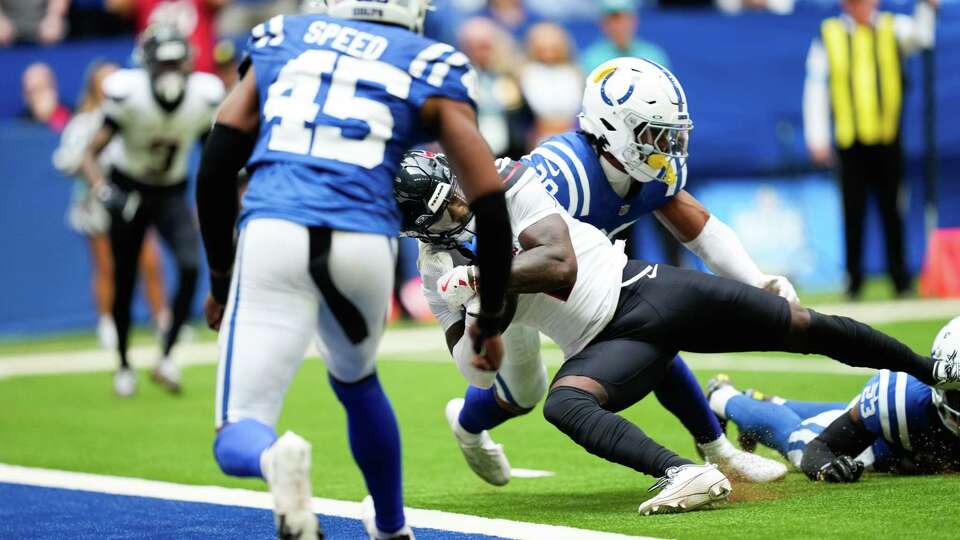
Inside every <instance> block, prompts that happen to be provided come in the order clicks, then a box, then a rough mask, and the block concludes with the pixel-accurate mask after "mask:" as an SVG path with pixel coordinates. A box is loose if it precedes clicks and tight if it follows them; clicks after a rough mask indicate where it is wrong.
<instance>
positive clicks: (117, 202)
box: [93, 183, 140, 221]
mask: <svg viewBox="0 0 960 540" xmlns="http://www.w3.org/2000/svg"><path fill="white" fill-rule="evenodd" d="M93 194H94V195H95V196H96V197H97V199H98V200H99V201H100V203H101V204H103V206H104V208H106V209H107V211H108V212H110V215H111V216H120V218H121V219H123V220H124V221H130V220H132V219H133V216H135V215H136V214H137V210H138V209H139V208H140V194H139V193H137V192H136V191H133V192H130V193H128V192H126V191H124V190H122V189H120V188H118V187H116V186H114V185H112V184H109V183H104V184H100V185H99V186H97V187H96V189H95V190H94V192H93Z"/></svg>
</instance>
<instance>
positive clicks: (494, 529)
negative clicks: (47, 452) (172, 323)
mask: <svg viewBox="0 0 960 540" xmlns="http://www.w3.org/2000/svg"><path fill="white" fill-rule="evenodd" d="M0 482H6V483H12V484H25V485H30V486H39V487H50V488H60V489H73V490H81V491H91V492H95V493H109V494H113V495H130V496H135V497H150V498H154V499H166V500H173V501H186V502H195V503H209V504H221V505H229V506H242V507H246V508H260V509H265V510H270V509H272V508H273V498H272V497H271V496H270V493H269V492H266V491H253V490H249V489H238V488H225V487H219V486H190V485H184V484H174V483H171V482H159V481H156V480H143V479H140V478H125V477H120V476H106V475H99V474H88V473H78V472H69V471H58V470H52V469H37V468H32V467H20V466H17V465H6V464H3V463H0ZM313 511H314V512H316V513H318V514H323V515H326V516H336V517H343V518H349V519H360V503H359V502H351V501H337V500H333V499H321V498H319V497H314V498H313ZM404 512H405V513H406V517H407V523H408V524H409V525H410V526H412V527H414V528H416V527H424V528H429V529H440V530H444V531H453V532H460V533H472V534H485V535H490V536H500V537H504V538H516V539H522V540H545V539H551V540H553V539H556V540H576V539H583V540H623V539H628V538H634V539H636V538H640V539H649V540H656V539H655V538H652V537H640V536H628V535H623V534H616V533H606V532H599V531H589V530H586V529H576V528H573V527H562V526H558V525H540V524H536V523H526V522H522V521H511V520H507V519H493V518H484V517H477V516H469V515H466V514H454V513H449V512H441V511H439V510H422V509H417V508H405V509H404ZM632 517H635V516H633V515H629V516H628V515H626V514H625V515H624V518H625V519H629V518H632ZM638 519H640V518H639V517H638Z"/></svg>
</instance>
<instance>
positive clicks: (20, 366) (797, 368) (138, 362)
mask: <svg viewBox="0 0 960 540" xmlns="http://www.w3.org/2000/svg"><path fill="white" fill-rule="evenodd" d="M814 309H816V310H817V311H820V312H822V313H832V314H836V315H844V316H849V317H853V318H855V319H857V320H860V321H862V322H865V323H868V324H877V323H887V322H897V321H904V320H933V319H946V318H953V317H955V316H956V315H958V314H960V300H900V301H892V302H867V303H860V304H857V303H853V304H835V305H821V306H814ZM932 339H933V336H931V341H932ZM543 341H544V342H545V343H549V342H550V340H549V339H547V338H546V337H544V338H543ZM444 344H445V339H444V337H443V332H442V331H441V330H440V328H439V326H435V325H433V326H428V327H423V328H407V329H392V330H388V331H387V333H386V334H385V335H384V337H383V341H382V342H381V344H380V354H382V355H398V354H409V355H413V354H422V355H423V356H422V357H420V358H417V360H421V361H425V362H431V361H432V362H440V363H446V362H448V361H450V362H452V360H449V359H448V358H447V349H446V347H445V345H444ZM544 353H545V354H544V360H545V361H546V363H547V365H559V364H560V360H561V358H560V353H559V351H549V350H548V351H544ZM158 355H159V351H158V348H157V346H155V345H141V346H137V347H133V348H131V349H130V359H131V363H132V364H133V365H134V367H138V368H145V367H153V365H154V362H155V361H156V359H157V357H158ZM218 356H219V355H218V353H217V344H216V342H214V341H210V342H204V343H183V344H181V345H178V346H177V347H176V348H175V349H174V357H175V358H176V360H177V362H178V363H179V364H181V365H184V366H189V365H197V364H215V363H216V362H217V358H218ZM310 356H313V357H316V356H318V353H317V352H316V350H315V349H311V351H310ZM683 357H684V359H685V360H687V363H688V364H690V367H692V368H693V369H704V370H714V369H716V370H721V371H722V370H745V371H760V372H770V373H822V374H847V375H851V374H862V373H874V371H872V370H865V369H857V368H850V367H847V366H844V365H842V364H839V363H837V362H833V361H829V360H825V359H822V358H818V359H810V358H801V357H799V356H794V357H793V358H794V359H785V358H784V357H782V356H769V357H767V356H738V355H732V354H712V355H704V354H692V353H684V355H683ZM116 366H117V361H116V356H115V353H114V352H113V351H104V350H100V349H91V350H83V351H57V352H45V353H26V354H18V355H10V356H0V379H4V378H7V377H16V376H23V375H46V374H60V373H87V372H96V371H113V370H114V369H116Z"/></svg>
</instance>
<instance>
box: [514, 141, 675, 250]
mask: <svg viewBox="0 0 960 540" xmlns="http://www.w3.org/2000/svg"><path fill="white" fill-rule="evenodd" d="M521 161H523V162H524V163H525V164H527V165H529V166H531V167H533V168H535V169H536V170H537V171H538V172H539V174H540V181H541V182H542V183H543V185H544V186H545V187H546V188H547V191H549V192H550V194H551V195H553V197H554V198H555V199H556V200H557V202H559V203H560V206H563V207H564V208H566V209H567V212H568V213H569V214H570V215H571V216H573V217H575V218H577V219H579V220H580V221H584V222H586V223H589V224H590V225H593V226H594V227H596V228H598V229H600V230H601V231H603V232H604V233H605V234H606V235H607V236H608V237H613V236H615V235H616V234H617V233H619V232H620V231H622V230H624V229H626V228H627V227H629V226H630V225H633V223H634V222H635V221H637V220H638V219H640V217H641V216H644V215H646V214H649V213H650V212H653V211H654V210H656V209H658V208H660V207H661V206H663V205H664V204H666V203H667V201H669V200H670V199H672V198H673V197H674V196H675V195H676V194H677V193H679V192H680V190H681V189H683V186H684V185H686V182H687V170H686V165H684V166H683V167H681V168H680V169H679V171H678V173H677V175H676V178H674V179H672V181H670V182H669V183H667V182H664V181H652V182H646V183H644V184H641V185H640V189H634V190H633V192H632V193H628V198H626V199H624V198H622V197H620V196H619V195H617V193H616V192H615V191H614V190H613V187H611V186H610V182H609V181H607V175H606V174H605V173H604V172H603V168H602V167H601V166H600V158H599V157H598V156H597V153H596V151H595V150H594V149H593V147H592V146H591V145H590V141H589V139H587V136H586V134H584V133H583V132H581V131H571V132H568V133H563V134H561V135H557V136H554V137H551V138H549V139H547V140H546V141H544V142H543V143H541V144H540V145H539V146H537V148H535V149H534V150H533V152H531V153H530V154H529V155H527V156H524V157H523V159H522V160H521Z"/></svg>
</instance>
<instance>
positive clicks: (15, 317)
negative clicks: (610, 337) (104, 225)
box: [0, 0, 960, 338]
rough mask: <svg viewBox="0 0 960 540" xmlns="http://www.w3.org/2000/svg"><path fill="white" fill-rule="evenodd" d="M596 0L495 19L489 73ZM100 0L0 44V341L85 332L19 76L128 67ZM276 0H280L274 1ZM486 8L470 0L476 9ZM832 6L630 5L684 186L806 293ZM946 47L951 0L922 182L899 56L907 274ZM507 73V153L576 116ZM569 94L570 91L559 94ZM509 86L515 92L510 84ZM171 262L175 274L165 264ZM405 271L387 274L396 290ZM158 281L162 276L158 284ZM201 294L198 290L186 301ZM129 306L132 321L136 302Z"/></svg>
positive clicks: (825, 234)
mask: <svg viewBox="0 0 960 540" xmlns="http://www.w3.org/2000/svg"><path fill="white" fill-rule="evenodd" d="M36 1H41V0H36ZM205 1H206V0H204V2H205ZM194 2H196V3H197V5H201V4H204V2H202V1H200V0H178V1H177V2H170V4H190V5H191V6H192V5H193V3H194ZM109 3H110V2H107V4H109ZM146 3H149V2H146ZM478 3H479V4H482V2H468V1H466V0H463V1H459V2H454V1H452V0H440V1H438V2H436V4H437V6H438V9H437V11H435V12H434V13H432V14H431V15H430V17H429V18H428V21H429V24H428V29H427V32H428V34H432V35H434V36H436V37H439V38H441V39H444V40H447V41H450V42H452V43H455V44H456V43H459V41H458V35H457V34H458V32H457V29H458V28H459V25H460V24H461V23H462V22H463V21H464V20H466V19H467V18H468V17H470V16H471V15H472V13H471V12H469V11H466V10H462V8H459V7H458V6H459V5H461V4H463V5H466V4H478ZM504 3H510V2H504ZM600 4H601V2H596V3H594V2H582V1H572V0H571V1H560V0H555V1H552V2H527V3H526V4H523V6H525V8H524V9H525V11H524V15H525V16H526V17H527V20H525V21H524V22H522V23H520V24H519V26H518V28H516V29H515V30H514V31H513V32H510V31H509V29H507V31H506V32H504V34H503V35H502V36H500V35H498V37H497V48H498V49H503V48H506V50H505V51H498V52H497V54H499V55H502V56H501V58H503V60H498V61H497V62H495V64H496V69H497V70H498V71H502V73H503V74H505V75H506V76H508V77H509V78H508V79H506V80H509V81H516V84H518V85H520V84H523V82H524V77H525V72H529V70H531V69H533V68H536V67H538V65H537V64H543V63H546V62H550V63H553V62H559V63H561V64H563V63H568V64H569V66H568V67H571V68H576V69H579V68H580V62H579V61H578V57H577V54H578V51H584V50H586V49H587V48H588V47H589V46H590V44H591V43H593V42H595V41H596V40H598V39H600V38H601V37H602V35H601V33H600V30H599V25H598V21H597V16H598V13H599V11H600V9H599V8H600ZM98 5H100V2H99V0H93V1H92V2H91V1H86V2H81V1H79V0H75V1H74V3H73V4H72V6H71V8H70V9H71V11H70V13H71V18H70V21H71V22H73V18H74V13H75V12H77V14H76V15H75V17H77V18H80V19H81V20H85V19H90V18H96V17H103V18H105V19H106V20H107V21H108V22H109V21H112V23H111V24H107V23H106V22H104V23H103V24H102V25H101V26H103V27H104V30H116V29H115V28H113V26H119V30H125V31H124V32H121V33H119V34H117V35H112V36H104V37H99V36H90V35H85V34H81V36H80V37H76V38H75V37H73V35H72V34H69V33H68V34H67V37H66V38H65V39H64V40H63V41H62V42H60V43H56V44H52V45H37V44H29V43H16V44H15V45H13V46H12V47H8V48H2V49H0V58H2V65H3V67H4V71H5V72H6V73H7V74H8V79H7V83H6V84H4V85H2V86H0V125H2V128H0V162H2V163H3V164H4V170H5V171H6V172H7V177H6V179H5V181H4V187H3V194H4V196H3V197H2V199H0V226H2V227H3V230H5V231H7V234H6V235H5V236H4V241H3V253H4V258H5V259H6V261H7V262H6V263H5V264H3V265H0V294H2V298H3V299H4V300H3V303H2V305H0V338H6V337H10V336H13V335H24V334H37V333H42V332H50V331H68V330H81V329H86V328H93V326H94V323H95V310H94V307H93V300H92V298H91V295H90V292H89V291H90V287H89V283H90V273H89V272H90V271H89V268H90V264H89V262H88V257H89V254H88V250H87V248H86V246H85V242H84V241H83V240H82V238H81V237H80V236H78V235H77V234H76V233H74V232H73V231H71V230H70V229H69V228H68V227H66V226H65V225H64V219H63V215H64V212H65V210H66V208H67V206H68V202H69V200H70V195H71V185H70V183H69V182H67V181H66V179H65V177H64V176H63V175H61V174H60V173H58V172H57V171H56V170H55V169H54V167H53V165H52V162H51V155H52V153H53V151H54V149H55V148H56V146H57V144H58V137H59V135H58V133H56V130H57V129H58V125H57V123H58V122H60V123H59V129H62V122H63V119H62V118H60V119H59V120H58V119H56V118H53V119H50V120H48V121H47V122H38V121H35V120H33V119H31V118H30V114H29V112H28V109H27V107H26V105H25V103H24V94H23V88H22V86H21V84H18V81H19V79H20V77H21V75H22V74H23V72H24V70H25V69H26V68H27V67H28V66H29V65H30V64H33V63H35V62H43V63H46V64H48V65H49V66H50V67H51V68H52V70H53V73H54V74H55V78H56V80H55V84H56V91H57V93H58V96H59V104H61V105H62V106H63V107H64V108H65V109H66V110H65V111H61V113H65V112H68V110H70V109H72V108H74V107H75V106H76V105H77V99H78V96H79V95H80V93H81V90H82V86H83V81H84V74H85V70H86V69H87V67H88V65H89V64H90V63H91V62H93V61H94V60H112V61H114V62H117V63H119V64H121V65H128V64H130V62H131V51H132V50H133V47H134V35H133V33H132V32H131V31H130V30H132V26H130V25H127V24H124V23H123V22H122V20H120V21H118V20H117V19H116V18H115V17H111V16H109V15H107V14H105V13H102V12H100V11H97V9H96V6H98ZM272 5H273V2H270V1H257V0H237V1H236V2H234V4H230V3H229V2H228V3H227V5H226V6H224V7H223V8H222V9H221V12H222V13H221V15H222V18H224V19H230V20H234V19H237V18H238V17H234V16H232V12H233V11H234V10H235V9H242V10H253V9H254V8H256V9H257V10H260V11H258V13H266V14H269V13H270V12H271V9H270V8H271V6H272ZM100 7H101V9H102V6H100ZM181 7H183V8H184V9H186V6H181ZM276 7H277V8H289V7H290V6H289V5H287V4H285V3H283V2H277V6H276ZM881 7H882V8H884V9H890V10H894V11H899V12H907V13H909V12H910V11H911V10H912V7H913V6H912V3H909V2H883V4H882V6H881ZM191 9H193V8H191ZM484 9H485V8H483V7H482V6H481V7H480V12H481V14H482V13H483V10H484ZM837 11H838V8H837V4H836V3H835V2H833V1H812V0H800V1H798V2H797V3H796V5H794V6H793V11H792V12H791V13H790V14H786V15H778V14H774V13H771V12H764V11H756V10H747V11H744V12H742V13H739V14H726V13H723V12H721V11H720V10H718V9H716V8H714V7H712V6H710V5H696V6H688V5H686V4H684V5H682V6H671V5H660V6H657V5H647V6H644V7H643V8H642V9H640V10H639V21H640V29H639V37H640V38H642V39H643V40H645V41H648V42H650V43H653V44H655V45H656V46H658V47H660V48H662V50H663V51H665V53H666V54H667V56H668V57H669V63H670V67H671V68H672V69H673V71H674V72H675V73H676V74H677V76H678V77H679V78H680V80H681V81H682V82H683V84H684V86H685V89H686V92H687V95H688V98H689V100H690V103H691V112H692V115H693V118H694V122H695V130H694V133H693V138H692V141H691V142H692V144H691V149H690V150H691V159H690V165H689V167H690V179H691V180H690V182H689V184H688V186H687V188H688V190H689V191H691V192H692V193H693V194H694V195H695V196H697V197H699V198H701V199H703V200H704V201H705V203H706V205H707V207H708V208H711V209H712V210H713V211H715V212H716V213H717V214H718V215H719V216H720V217H721V218H722V219H724V221H726V222H727V223H730V224H731V226H733V227H734V228H735V229H736V230H737V232H738V233H739V234H740V236H741V238H742V239H743V240H744V243H745V245H746V247H747V249H748V251H750V252H751V253H752V254H753V255H754V257H755V258H756V259H757V261H758V262H759V263H760V266H761V267H762V268H764V269H766V271H768V272H772V273H783V274H784V275H788V276H790V277H791V278H792V279H793V280H794V281H795V282H796V283H798V285H799V287H800V288H801V289H802V290H804V291H817V292H820V291H838V290H842V288H843V278H844V275H843V233H842V227H843V219H842V212H841V202H840V192H839V189H838V186H837V183H836V181H835V180H834V176H833V173H832V172H831V171H828V170H822V169H817V168H815V167H813V166H812V165H811V164H810V162H809V160H808V156H807V150H806V147H805V144H804V137H803V121H802V109H801V102H802V92H803V81H804V76H805V71H804V60H805V57H806V53H807V49H808V47H809V45H810V40H811V38H812V36H814V35H815V33H816V32H817V31H818V28H819V23H820V21H821V20H822V19H823V18H824V17H826V16H829V15H832V14H835V13H836V12H837ZM253 20H254V19H251V20H250V22H251V24H252V22H253ZM543 20H551V21H557V22H559V23H560V24H561V25H562V28H563V29H565V30H566V31H567V32H568V34H569V38H570V39H571V40H572V43H571V48H570V57H569V59H568V60H566V59H564V57H563V53H562V51H561V52H560V53H557V54H559V55H560V56H559V59H558V60H554V59H553V58H550V57H549V56H550V55H554V52H552V51H549V50H548V51H546V52H542V51H535V52H534V54H540V55H547V57H546V58H543V59H541V61H540V62H537V60H529V59H527V56H526V55H525V52H526V51H527V47H526V46H525V38H526V35H525V34H524V32H525V31H526V30H527V29H528V28H530V27H531V26H533V25H534V24H535V23H536V22H542V21H543ZM88 26H95V25H93V24H90V25H88ZM234 26H235V24H234ZM74 27H80V29H81V30H83V31H84V32H86V31H89V30H85V29H84V25H82V24H78V23H73V24H72V26H70V28H74ZM511 35H512V36H514V37H513V38H512V39H511V38H510V36H511ZM221 37H222V40H221V41H219V45H217V46H216V47H214V45H213V44H212V40H213V38H212V37H211V45H210V48H211V51H210V53H211V54H213V55H214V56H216V57H217V58H218V59H219V60H220V62H221V63H222V64H223V65H225V66H226V67H225V68H223V70H224V71H226V73H230V70H231V69H232V65H231V62H232V61H233V60H234V59H235V58H236V57H237V55H240V54H242V47H243V43H244V39H245V36H244V34H243V33H242V32H237V33H234V34H229V35H222V36H221ZM561 37H562V36H561ZM507 40H510V41H509V42H508V41H507ZM541 41H546V42H547V43H548V45H545V47H551V46H553V45H550V44H549V43H551V42H552V41H553V38H552V37H546V38H543V39H542V40H541ZM958 51H960V2H949V3H948V2H945V3H944V5H943V6H942V8H941V10H940V14H939V23H938V26H937V49H936V53H937V54H936V63H935V72H934V76H933V82H934V83H935V85H936V92H935V94H934V95H935V101H934V102H933V104H932V105H933V108H934V110H935V116H936V119H938V121H937V122H936V136H935V138H934V141H935V142H936V146H937V149H938V151H937V153H936V170H937V171H938V173H939V174H938V175H937V177H936V179H935V181H933V182H929V179H928V178H927V175H926V172H925V171H926V159H927V157H928V142H927V140H926V139H925V136H924V126H925V119H924V86H925V84H927V82H925V79H924V76H923V73H922V62H921V61H920V59H919V58H918V57H915V58H914V59H912V60H910V61H908V62H907V64H906V68H905V71H906V72H907V75H908V84H907V92H906V96H905V100H904V114H903V118H904V122H903V139H904V143H905V148H906V157H907V159H906V167H905V170H906V176H905V185H904V191H905V197H903V202H904V205H905V216H906V236H905V239H906V242H905V243H906V255H907V264H908V267H909V270H910V272H911V273H912V274H913V275H914V276H916V275H919V272H920V270H921V267H922V264H923V261H924V256H925V254H926V252H927V249H926V248H927V239H928V234H929V232H930V231H929V225H930V223H928V222H927V221H926V217H925V216H926V215H927V214H926V212H925V210H926V208H927V203H928V201H932V202H933V207H934V208H936V209H937V216H938V217H937V218H936V227H939V228H951V227H958V226H960V187H958V185H960V184H958V179H957V178H956V177H955V171H956V170H958V168H960V131H958V130H956V129H955V124H954V120H955V119H956V118H958V117H960V79H958V78H957V77H956V73H957V72H958V71H960V54H957V53H958ZM543 60H546V62H543ZM547 65H548V66H551V67H553V66H552V64H547ZM539 67H542V66H539ZM224 76H226V77H228V78H229V75H224ZM551 76H555V75H551ZM530 78H533V76H532V75H531V76H530ZM551 80H553V79H551ZM560 80H563V79H560ZM574 80H576V79H574ZM511 84H513V82H510V83H507V82H502V84H501V86H498V87H497V88H496V92H498V93H499V94H500V95H499V96H498V99H499V101H500V104H499V106H500V107H501V108H502V109H504V112H505V113H512V112H513V111H512V110H511V109H512V108H514V107H516V106H517V103H516V102H517V101H519V100H521V99H522V98H523V97H524V95H525V96H526V97H527V99H526V101H527V103H528V107H527V111H528V112H527V113H526V117H524V114H523V113H521V114H520V115H519V119H514V118H513V117H511V118H510V120H509V121H510V124H509V127H510V128H511V129H512V130H513V131H512V137H513V139H515V140H518V141H519V142H514V143H513V146H512V147H511V148H510V151H511V152H513V153H518V151H519V152H521V153H522V151H523V150H524V149H527V148H529V147H530V145H532V144H533V143H534V142H535V141H536V137H537V134H538V133H537V130H538V129H546V130H548V131H547V132H549V130H550V129H556V126H557V124H558V122H559V124H560V125H561V126H562V128H567V127H568V126H571V125H573V122H574V118H573V114H575V112H576V111H575V110H574V112H573V113H569V112H567V113H566V114H567V116H566V117H564V116H563V114H564V112H565V111H563V109H564V107H562V106H560V105H557V106H555V107H553V108H552V109H550V108H546V107H544V106H542V105H541V104H540V103H539V101H542V100H543V99H544V97H543V95H542V93H543V89H542V88H539V87H537V86H536V84H535V83H531V84H529V87H527V88H520V87H519V86H516V87H513V86H511ZM578 91H579V89H578V88H574V89H573V90H572V93H573V94H576V93H577V92H578ZM517 92H520V95H514V94H516V93H517ZM567 93H571V91H568V92H567ZM531 99H532V101H533V102H532V103H531ZM497 105H498V104H493V107H496V106H497ZM531 107H532V108H533V109H534V110H543V112H542V114H543V115H544V116H545V117H549V118H544V119H543V122H539V121H538V120H540V119H538V118H535V116H536V115H535V113H534V112H533V111H531V110H530V108H531ZM491 114H496V113H495V112H493V113H491ZM558 114H559V115H560V117H559V118H558V117H557V115H558ZM551 115H552V116H551ZM515 116H516V115H515ZM490 131H491V130H488V133H489V132H490ZM497 136H499V135H497ZM873 206H874V205H873V203H872V202H871V209H870V210H869V212H868V226H867V234H866V246H865V265H866V270H867V272H868V273H871V274H878V273H881V272H882V271H883V269H884V266H885V258H884V250H883V238H882V234H881V232H882V229H881V227H880V221H879V218H878V213H877V212H876V211H875V210H874V209H873ZM652 223H653V222H652V220H651V221H648V222H647V223H641V226H639V227H635V228H634V231H635V233H634V234H635V236H636V238H635V245H636V249H637V252H638V253H640V254H642V255H643V256H645V257H649V258H655V259H658V260H663V259H664V255H663V250H662V248H661V242H660V237H659V235H658V234H657V232H656V229H657V227H655V226H653V225H652ZM408 259H409V257H408ZM401 266H402V267H401V268H400V270H399V271H400V275H401V277H402V278H406V279H409V278H410V277H411V276H412V274H414V272H413V269H412V267H411V263H410V261H409V260H408V261H406V265H405V266H404V265H403V264H402V265H401ZM168 274H169V275H170V276H171V279H172V273H168ZM406 279H402V280H401V281H400V282H398V285H399V286H400V287H402V284H403V282H404V281H406ZM203 281H204V280H201V282H203ZM171 286H172V284H168V288H170V287H171ZM202 298H203V296H202V295H201V294H198V295H197V300H196V301H197V306H198V307H199V303H200V301H201V300H202ZM411 309H412V310H416V309H417V308H416V307H415V306H411ZM198 313H199V311H198ZM139 314H140V318H141V320H145V317H146V310H145V309H144V308H142V307H141V309H140V310H139Z"/></svg>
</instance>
